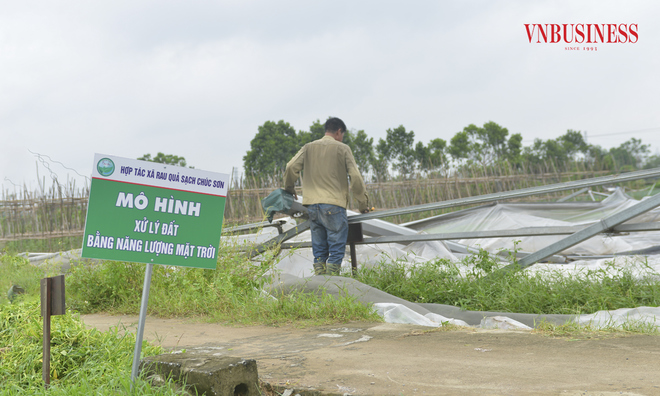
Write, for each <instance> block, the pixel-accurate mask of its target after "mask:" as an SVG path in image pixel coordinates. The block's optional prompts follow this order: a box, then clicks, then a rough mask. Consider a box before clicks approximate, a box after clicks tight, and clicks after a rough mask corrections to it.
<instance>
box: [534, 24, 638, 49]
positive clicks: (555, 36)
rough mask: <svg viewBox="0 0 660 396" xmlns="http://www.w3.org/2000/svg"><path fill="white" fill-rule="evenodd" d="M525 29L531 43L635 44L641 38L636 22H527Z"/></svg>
mask: <svg viewBox="0 0 660 396" xmlns="http://www.w3.org/2000/svg"><path fill="white" fill-rule="evenodd" d="M525 30H526V32H527V39H528V40H529V42H530V44H531V43H536V44H541V43H544V44H546V43H547V44H559V43H563V44H591V45H593V44H612V43H621V44H625V43H628V44H635V43H636V42H637V41H638V40H639V33H638V31H639V30H638V26H637V24H636V23H630V24H626V23H621V24H618V25H617V24H615V23H607V24H606V23H603V24H595V23H570V24H569V23H563V24H557V23H544V24H541V23H526V24H525ZM591 48H593V46H592V47H591ZM566 49H580V47H566ZM584 49H587V47H585V48H584Z"/></svg>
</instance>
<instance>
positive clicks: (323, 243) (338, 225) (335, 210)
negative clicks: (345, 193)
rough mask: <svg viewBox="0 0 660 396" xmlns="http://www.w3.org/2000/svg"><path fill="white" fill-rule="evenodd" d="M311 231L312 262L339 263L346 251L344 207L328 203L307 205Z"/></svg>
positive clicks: (346, 233)
mask: <svg viewBox="0 0 660 396" xmlns="http://www.w3.org/2000/svg"><path fill="white" fill-rule="evenodd" d="M307 210H308V212H309V220H310V226H309V229H310V230H311V232H312V252H313V254H314V263H326V262H327V263H329V264H341V262H342V260H343V259H344V253H345V251H346V238H347V237H348V220H347V218H346V209H344V208H342V207H341V206H336V205H329V204H313V205H309V206H307Z"/></svg>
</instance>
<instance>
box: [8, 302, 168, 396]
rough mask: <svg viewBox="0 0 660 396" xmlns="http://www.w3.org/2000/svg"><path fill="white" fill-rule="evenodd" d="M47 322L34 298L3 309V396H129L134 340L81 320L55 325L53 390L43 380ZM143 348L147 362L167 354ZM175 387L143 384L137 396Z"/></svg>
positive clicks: (69, 318) (64, 318)
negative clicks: (45, 387)
mask: <svg viewBox="0 0 660 396" xmlns="http://www.w3.org/2000/svg"><path fill="white" fill-rule="evenodd" d="M42 327H43V319H42V317H41V312H40V303H39V301H38V299H37V298H35V296H32V297H30V296H28V297H25V298H24V297H21V298H19V299H17V300H16V301H15V302H14V303H13V304H6V303H5V304H1V305H0V384H2V386H0V395H12V396H13V395H89V394H95V395H117V394H130V390H131V380H130V377H131V362H132V360H133V351H134V348H135V337H134V336H133V334H132V333H130V332H121V334H120V332H119V331H118V329H117V328H113V329H111V330H110V331H107V332H99V331H97V330H96V329H88V328H86V327H85V326H84V324H83V323H82V322H81V321H80V318H79V317H78V315H77V314H75V313H72V312H71V311H69V312H67V313H66V314H65V315H58V316H53V317H52V321H51V366H50V378H51V386H50V388H49V389H48V390H45V389H44V382H43V379H42V356H43V349H42V348H43V346H42V341H43V330H42ZM162 352H163V350H162V349H161V348H160V347H156V346H152V345H150V344H149V343H148V342H144V343H143V346H142V354H143V356H148V355H156V354H160V353H162ZM174 389H175V388H174V387H171V386H170V385H167V386H164V387H152V386H151V385H150V384H149V383H148V382H146V381H144V380H142V379H141V378H138V379H137V380H136V382H135V392H134V394H136V395H175V394H177V393H176V392H175V390H174Z"/></svg>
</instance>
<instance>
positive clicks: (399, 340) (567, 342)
mask: <svg viewBox="0 0 660 396" xmlns="http://www.w3.org/2000/svg"><path fill="white" fill-rule="evenodd" d="M82 320H83V321H84V322H85V323H86V324H87V325H88V326H93V327H96V328H98V329H100V330H107V329H108V328H110V327H111V326H116V325H118V324H119V323H122V324H123V325H125V326H127V327H128V328H129V329H130V330H131V331H135V328H137V317H132V316H105V315H84V316H82ZM144 336H145V339H147V340H150V341H152V342H156V343H160V344H161V345H163V346H164V347H168V348H176V349H182V348H185V349H187V350H189V351H190V350H204V349H212V350H213V351H215V352H218V351H219V352H222V353H224V354H226V355H229V356H236V357H242V358H249V359H255V360H256V361H257V365H258V370H259V376H260V378H262V379H263V380H264V381H266V382H268V383H270V384H272V385H279V386H284V387H286V388H290V389H295V390H296V391H298V392H301V393H303V392H302V391H308V392H310V393H311V390H320V391H322V392H323V393H324V394H340V395H342V394H351V395H569V396H577V395H584V396H613V395H628V396H631V395H645V396H652V395H660V337H657V336H647V335H637V336H630V337H624V338H609V339H595V340H594V339H590V340H586V339H585V340H580V339H564V338H562V339H553V338H549V337H545V336H542V335H538V334H531V333H529V332H506V331H501V330H488V331H474V330H458V331H434V330H431V329H430V328H428V327H420V326H414V325H397V324H384V323H350V324H342V325H334V326H320V327H313V328H307V329H296V328H290V327H280V328H273V327H261V326H254V327H226V326H222V325H218V324H207V323H194V322H190V321H185V320H177V319H158V318H151V317H149V318H147V321H146V324H145V333H144ZM294 394H295V393H294Z"/></svg>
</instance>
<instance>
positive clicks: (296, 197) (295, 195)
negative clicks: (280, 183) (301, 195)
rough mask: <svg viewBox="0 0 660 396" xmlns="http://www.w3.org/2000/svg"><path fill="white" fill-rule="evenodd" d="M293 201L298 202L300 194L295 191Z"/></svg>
mask: <svg viewBox="0 0 660 396" xmlns="http://www.w3.org/2000/svg"><path fill="white" fill-rule="evenodd" d="M293 199H295V200H296V201H297V200H298V193H297V192H296V191H295V190H294V191H293Z"/></svg>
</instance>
